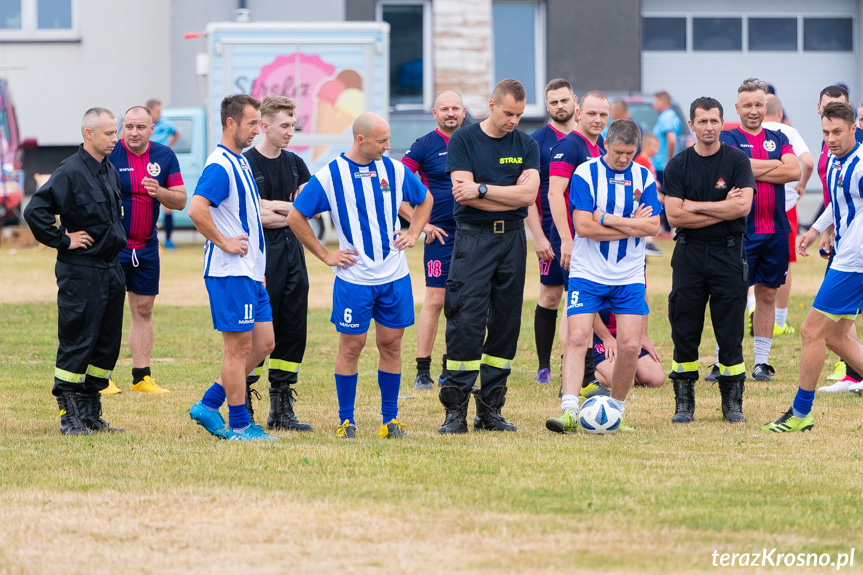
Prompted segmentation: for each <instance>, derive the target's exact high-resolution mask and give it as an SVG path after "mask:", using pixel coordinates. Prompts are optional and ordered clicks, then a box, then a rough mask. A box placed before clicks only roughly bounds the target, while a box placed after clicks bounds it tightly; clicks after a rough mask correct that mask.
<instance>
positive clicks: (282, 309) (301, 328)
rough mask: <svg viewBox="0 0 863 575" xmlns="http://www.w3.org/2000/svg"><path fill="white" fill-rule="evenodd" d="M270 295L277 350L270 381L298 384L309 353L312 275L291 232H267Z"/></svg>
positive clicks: (271, 357)
mask: <svg viewBox="0 0 863 575" xmlns="http://www.w3.org/2000/svg"><path fill="white" fill-rule="evenodd" d="M265 234H266V238H267V271H266V274H267V294H269V296H270V306H271V307H272V308H273V332H274V335H275V340H276V346H275V348H273V352H272V353H271V354H270V362H269V380H270V384H271V385H273V386H274V387H281V385H282V384H283V383H296V381H297V371H298V370H299V369H300V364H302V363H303V355H304V354H305V352H306V331H307V321H308V312H309V273H308V271H307V270H306V256H305V253H304V252H303V245H302V244H301V243H300V242H299V240H297V238H296V236H295V235H294V232H292V231H291V229H290V228H282V229H278V230H265Z"/></svg>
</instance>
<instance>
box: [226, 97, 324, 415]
mask: <svg viewBox="0 0 863 575" xmlns="http://www.w3.org/2000/svg"><path fill="white" fill-rule="evenodd" d="M295 108H296V103H294V101H293V100H291V99H289V98H286V97H285V96H276V95H273V94H271V95H269V96H264V99H263V100H261V132H262V133H263V134H264V138H263V140H261V142H260V143H259V144H258V145H257V146H255V147H254V148H251V149H250V150H248V151H247V152H246V153H245V154H243V155H244V156H246V159H247V160H248V161H249V165H250V166H251V167H252V173H253V174H254V175H255V182H257V184H258V193H259V194H260V196H261V224H262V225H263V226H264V238H265V240H266V242H267V271H266V278H267V284H266V286H267V293H268V294H269V296H270V305H271V306H272V307H273V332H274V335H275V338H276V347H275V348H273V352H272V353H271V354H270V362H269V365H268V377H269V380H270V415H269V417H268V418H267V429H292V430H294V431H311V430H312V426H311V425H309V424H308V423H301V422H300V421H298V420H297V416H296V415H295V414H294V399H295V398H296V391H294V389H293V387H291V386H293V385H296V383H297V376H298V373H299V370H300V364H301V363H302V362H303V355H304V354H305V351H306V327H307V325H306V324H307V317H308V312H309V273H308V271H307V270H306V256H305V254H304V253H303V245H302V244H301V243H300V242H299V240H297V237H296V236H295V235H294V232H293V231H291V228H290V227H288V219H287V216H288V214H289V213H290V211H291V206H292V205H293V201H294V198H295V197H296V195H297V194H298V193H299V191H300V190H302V189H303V187H304V186H305V185H306V183H307V182H308V181H309V180H310V179H311V174H309V168H308V167H307V166H306V163H305V162H304V161H303V159H302V158H300V157H299V156H297V155H296V154H294V153H293V152H289V151H288V150H286V149H285V148H287V146H288V144H289V143H290V141H291V138H292V137H293V135H294V126H295V125H296V123H297V118H296V116H295V115H294V109H295ZM261 366H263V363H261ZM261 366H259V367H258V368H257V369H256V370H255V371H254V372H252V373H251V374H250V375H249V376H248V377H247V378H246V409H248V411H249V416H250V417H252V418H254V415H253V414H254V409H253V406H252V392H253V390H252V384H254V383H255V382H256V381H258V379H259V378H260V376H261ZM254 393H255V394H257V391H255V392H254ZM258 397H259V398H260V395H258Z"/></svg>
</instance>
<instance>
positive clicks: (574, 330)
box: [561, 278, 608, 411]
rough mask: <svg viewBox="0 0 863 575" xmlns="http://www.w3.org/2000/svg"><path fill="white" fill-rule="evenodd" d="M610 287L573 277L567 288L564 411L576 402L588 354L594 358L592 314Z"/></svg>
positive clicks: (562, 405) (604, 300)
mask: <svg viewBox="0 0 863 575" xmlns="http://www.w3.org/2000/svg"><path fill="white" fill-rule="evenodd" d="M607 295H608V288H607V287H606V286H600V285H599V284H597V283H594V282H591V281H589V280H586V279H582V278H570V280H569V291H568V292H567V303H566V314H567V324H568V329H567V333H568V335H567V340H566V347H565V349H564V354H563V389H562V398H563V401H562V403H561V408H562V410H563V411H566V409H568V408H569V406H570V405H571V404H572V403H573V402H575V403H576V404H577V401H578V395H579V392H580V388H581V384H582V381H583V379H584V374H585V364H586V363H587V357H588V354H591V359H590V362H591V367H592V364H593V359H592V353H593V348H592V343H593V318H594V316H595V314H596V312H598V311H599V310H600V309H602V306H603V304H604V303H605V302H606V300H607Z"/></svg>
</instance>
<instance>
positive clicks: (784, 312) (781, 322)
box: [776, 307, 788, 327]
mask: <svg viewBox="0 0 863 575" xmlns="http://www.w3.org/2000/svg"><path fill="white" fill-rule="evenodd" d="M786 321H788V308H787V307H785V308H781V309H780V308H778V307H777V308H776V325H777V326H779V327H785V322H786Z"/></svg>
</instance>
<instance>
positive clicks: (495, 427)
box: [473, 385, 516, 431]
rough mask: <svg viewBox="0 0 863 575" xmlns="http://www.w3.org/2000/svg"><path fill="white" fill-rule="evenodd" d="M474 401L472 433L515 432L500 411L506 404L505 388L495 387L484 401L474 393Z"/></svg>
mask: <svg viewBox="0 0 863 575" xmlns="http://www.w3.org/2000/svg"><path fill="white" fill-rule="evenodd" d="M473 396H474V399H475V400H476V417H475V418H474V420H473V429H474V431H480V430H483V429H484V430H486V431H515V430H516V427H515V426H514V425H513V424H511V423H508V422H507V421H506V420H505V419H504V418H503V415H501V414H500V410H501V409H502V408H503V406H504V404H505V403H506V386H505V385H502V386H500V387H496V388H494V389H493V390H491V392H489V394H488V397H487V398H486V400H485V401H483V399H482V398H481V397H480V393H479V392H476V391H475V392H474V394H473Z"/></svg>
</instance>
